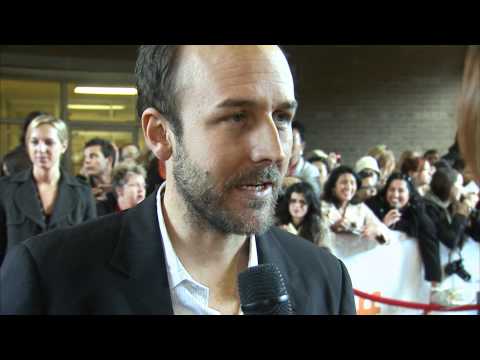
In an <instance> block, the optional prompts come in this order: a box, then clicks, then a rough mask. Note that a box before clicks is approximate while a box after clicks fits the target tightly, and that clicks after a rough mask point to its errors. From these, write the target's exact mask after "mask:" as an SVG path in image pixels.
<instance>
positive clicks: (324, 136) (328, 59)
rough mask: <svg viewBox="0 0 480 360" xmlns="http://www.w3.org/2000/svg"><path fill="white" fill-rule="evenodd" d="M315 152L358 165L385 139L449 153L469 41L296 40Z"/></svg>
mask: <svg viewBox="0 0 480 360" xmlns="http://www.w3.org/2000/svg"><path fill="white" fill-rule="evenodd" d="M286 49H287V51H288V52H289V54H290V61H291V62H292V63H293V66H294V68H295V69H294V71H295V73H296V78H297V97H298V99H299V102H300V111H299V112H298V116H297V119H298V120H300V121H302V122H303V123H304V124H305V126H306V127H307V134H306V140H307V151H308V150H311V149H314V148H321V149H323V150H325V151H338V152H340V153H341V154H342V156H343V159H344V162H345V163H347V164H353V163H354V162H355V161H356V160H357V159H358V158H359V157H361V156H363V155H364V154H365V153H366V152H367V151H368V149H369V148H371V147H372V146H374V145H376V144H379V143H384V144H387V145H388V146H389V147H390V148H391V149H392V150H393V151H394V152H395V155H396V157H397V159H398V157H399V156H400V154H401V152H402V151H404V150H407V149H413V150H419V151H422V152H423V151H425V150H427V149H429V148H437V149H438V150H440V152H441V153H442V154H443V153H445V152H446V151H447V149H448V147H449V146H450V145H451V144H452V143H453V138H454V136H455V132H456V124H455V113H456V101H457V96H458V92H459V89H460V85H461V78H462V71H463V61H464V55H465V50H466V48H465V47H464V46H292V47H288V46H287V47H286Z"/></svg>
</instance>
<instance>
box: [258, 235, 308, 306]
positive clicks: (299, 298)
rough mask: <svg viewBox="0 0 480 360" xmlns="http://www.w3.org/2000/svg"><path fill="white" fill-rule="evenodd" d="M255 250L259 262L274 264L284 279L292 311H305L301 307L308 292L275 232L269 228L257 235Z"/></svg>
mask: <svg viewBox="0 0 480 360" xmlns="http://www.w3.org/2000/svg"><path fill="white" fill-rule="evenodd" d="M256 239H257V250H258V263H259V264H275V265H277V267H278V269H279V270H280V272H281V274H282V276H283V278H284V280H285V286H286V287H287V292H288V295H289V298H290V302H291V304H292V307H293V311H294V312H295V313H296V314H302V313H306V312H305V309H304V308H303V307H304V306H305V304H306V299H308V294H307V292H306V289H305V287H304V286H302V283H301V277H300V274H299V271H298V268H297V266H296V264H295V262H294V261H293V259H292V258H291V257H290V255H289V254H288V253H287V252H286V251H285V249H284V248H282V246H281V244H280V241H279V239H277V237H276V235H275V233H274V232H273V231H272V230H270V231H268V232H266V233H265V234H263V235H257V236H256Z"/></svg>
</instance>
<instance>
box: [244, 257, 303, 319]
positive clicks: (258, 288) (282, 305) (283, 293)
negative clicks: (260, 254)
mask: <svg viewBox="0 0 480 360" xmlns="http://www.w3.org/2000/svg"><path fill="white" fill-rule="evenodd" d="M238 289H239V294H240V304H241V307H242V311H243V313H244V314H245V315H294V314H295V313H294V312H293V308H292V304H291V303H290V299H289V297H288V293H287V288H286V287H285V282H284V281H283V277H282V274H281V273H280V270H279V269H278V268H277V266H276V265H274V264H261V265H259V266H254V267H251V268H248V269H247V270H245V271H243V272H241V273H240V274H239V275H238Z"/></svg>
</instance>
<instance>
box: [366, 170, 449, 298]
mask: <svg viewBox="0 0 480 360" xmlns="http://www.w3.org/2000/svg"><path fill="white" fill-rule="evenodd" d="M366 204H367V205H368V206H369V207H370V208H371V209H372V211H373V212H374V213H375V215H376V216H377V217H378V218H379V219H380V220H381V221H383V223H384V224H385V225H386V226H388V227H389V228H391V229H392V230H395V231H401V232H403V233H405V234H407V235H408V236H409V237H412V238H415V239H417V240H418V246H419V250H420V256H421V257H422V261H423V264H424V269H425V280H427V281H428V282H431V286H432V292H431V296H430V299H431V302H433V303H441V304H448V303H447V297H448V294H447V293H445V292H442V291H440V290H439V284H440V283H441V281H442V268H441V262H440V251H439V244H438V240H437V231H436V227H435V224H434V222H433V221H432V219H430V217H429V216H428V213H427V211H426V204H425V201H424V200H423V199H422V197H421V196H420V194H419V193H418V192H417V191H416V190H415V187H414V185H413V184H412V181H411V179H410V177H408V176H407V175H404V174H401V173H393V174H392V175H391V176H390V177H389V178H388V180H387V183H386V185H385V187H384V189H383V190H382V191H381V192H380V193H379V194H377V195H376V196H375V197H373V198H371V199H369V200H367V201H366Z"/></svg>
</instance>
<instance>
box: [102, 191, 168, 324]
mask: <svg viewBox="0 0 480 360" xmlns="http://www.w3.org/2000/svg"><path fill="white" fill-rule="evenodd" d="M156 210H157V209H156V192H154V193H153V194H151V195H150V196H149V197H147V198H146V199H145V200H144V201H143V202H142V203H141V204H139V205H138V206H136V207H135V208H132V209H130V210H129V211H127V212H125V214H124V216H123V221H122V226H121V230H120V235H119V240H118V243H117V246H116V249H115V251H114V253H113V256H112V259H111V262H110V263H111V265H112V266H113V267H114V268H115V269H116V270H118V271H120V272H122V273H124V274H125V275H127V276H128V277H129V278H130V282H129V287H128V289H129V290H128V296H129V297H130V298H131V299H132V300H133V303H134V304H135V307H136V309H133V310H134V312H135V313H140V314H159V315H173V306H172V300H171V297H170V287H169V283H168V276H167V269H166V264H165V251H164V249H163V241H162V237H161V234H160V227H159V223H158V217H157V211H156Z"/></svg>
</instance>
